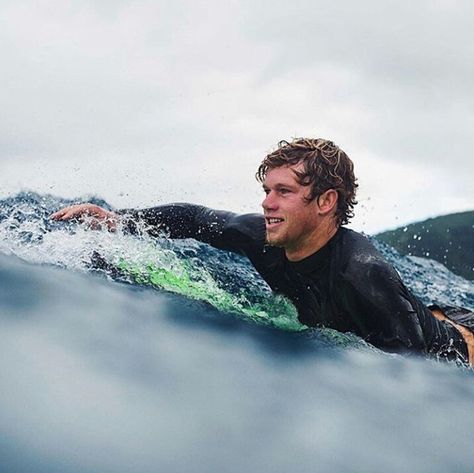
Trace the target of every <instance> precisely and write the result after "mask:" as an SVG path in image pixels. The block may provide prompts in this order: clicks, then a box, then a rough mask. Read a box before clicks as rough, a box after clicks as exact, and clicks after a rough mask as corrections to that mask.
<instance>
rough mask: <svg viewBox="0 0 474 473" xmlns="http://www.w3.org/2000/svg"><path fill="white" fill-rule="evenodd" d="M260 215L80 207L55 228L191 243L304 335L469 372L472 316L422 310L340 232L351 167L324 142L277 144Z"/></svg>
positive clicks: (352, 237)
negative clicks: (239, 257)
mask: <svg viewBox="0 0 474 473" xmlns="http://www.w3.org/2000/svg"><path fill="white" fill-rule="evenodd" d="M256 177H257V180H258V181H259V182H261V183H262V185H263V190H264V192H265V194H266V195H265V199H264V200H263V202H262V207H263V215H261V214H247V215H238V214H234V213H232V212H227V211H221V210H213V209H209V208H206V207H202V206H199V205H194V204H170V205H162V206H158V207H153V208H148V209H140V210H137V209H132V210H120V211H117V212H111V211H108V210H105V209H103V208H101V207H99V206H96V205H93V204H79V205H73V206H70V207H67V208H64V209H62V210H60V211H58V212H56V213H54V214H53V215H52V216H51V218H52V219H54V220H77V221H84V220H87V221H88V222H89V223H90V224H92V226H93V227H95V228H104V227H105V228H106V229H108V230H109V231H115V230H116V229H117V228H118V227H122V228H123V229H124V230H126V231H128V232H130V233H132V234H140V233H141V232H147V233H149V234H150V235H152V236H159V235H162V234H163V232H166V233H167V234H168V235H169V237H170V238H195V239H197V240H200V241H203V242H205V243H208V244H210V245H212V246H214V247H216V248H220V249H225V250H230V251H235V252H239V253H242V254H244V255H246V256H247V257H248V258H249V260H250V261H251V263H252V264H253V265H254V267H255V268H256V270H257V271H258V272H259V273H260V275H261V276H262V278H263V279H264V280H265V281H266V282H267V283H268V285H269V286H270V287H271V288H272V290H274V291H275V292H278V293H281V294H284V295H285V296H287V297H288V298H289V299H290V300H291V301H292V302H293V303H294V305H295V306H296V308H297V310H298V317H299V320H300V321H301V322H302V323H303V324H306V325H308V326H312V327H318V326H324V327H330V328H333V329H335V330H338V331H340V332H353V333H355V334H357V335H359V336H360V337H362V338H364V339H365V340H367V341H368V342H370V343H371V344H373V345H374V346H376V347H379V348H381V349H383V350H387V351H396V352H400V351H410V352H421V353H426V354H432V355H436V356H439V357H442V358H446V359H461V360H463V361H464V362H466V363H470V364H471V366H474V334H473V332H472V331H471V330H472V329H473V328H474V314H472V313H471V312H469V311H466V310H465V309H461V308H456V307H443V306H438V305H436V306H430V307H426V306H425V305H424V304H423V303H422V302H421V301H420V300H419V299H418V298H417V297H415V296H414V295H413V294H412V293H411V292H410V291H409V290H408V289H407V287H406V286H405V285H404V284H403V282H402V280H401V278H400V276H399V275H398V273H397V272H396V271H395V269H394V268H393V267H392V266H391V265H390V264H389V263H388V262H387V261H386V260H385V259H384V258H383V257H382V255H381V254H380V253H379V252H378V251H377V249H376V248H375V247H374V246H373V245H372V243H371V242H370V241H369V239H368V238H367V237H365V236H364V235H362V234H360V233H357V232H355V231H353V230H350V229H347V228H345V227H344V225H346V224H347V223H348V222H349V220H350V218H351V217H352V216H353V209H354V206H355V205H356V203H357V202H356V199H355V195H356V190H357V187H358V184H357V180H356V178H355V176H354V168H353V163H352V161H351V160H350V159H349V157H348V156H347V154H346V153H345V152H344V151H342V150H341V149H340V148H339V147H338V146H336V145H335V144H334V143H333V142H331V141H329V140H324V139H306V138H300V139H295V140H293V141H292V142H287V141H281V142H280V143H279V144H278V148H277V149H276V150H275V151H273V152H272V153H270V154H268V155H267V156H266V157H265V159H264V160H263V162H262V163H261V165H260V166H259V168H258V170H257V173H256Z"/></svg>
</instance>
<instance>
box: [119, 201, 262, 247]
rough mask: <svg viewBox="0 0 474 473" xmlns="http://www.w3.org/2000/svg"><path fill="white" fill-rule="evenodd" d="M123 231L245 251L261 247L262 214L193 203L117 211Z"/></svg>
mask: <svg viewBox="0 0 474 473" xmlns="http://www.w3.org/2000/svg"><path fill="white" fill-rule="evenodd" d="M118 213H119V214H120V215H122V222H123V225H124V228H125V230H126V231H128V232H130V233H132V234H135V235H136V234H140V233H143V232H146V233H148V234H149V235H151V236H154V237H158V236H168V237H169V238H194V239H196V240H198V241H202V242H204V243H208V244H210V245H212V246H214V247H216V248H219V249H225V250H229V251H234V252H238V253H244V254H246V253H248V252H250V251H252V250H253V249H254V248H255V247H263V244H264V241H265V221H264V218H263V216H262V215H259V214H246V215H238V214H235V213H233V212H227V211H224V210H213V209H210V208H207V207H203V206H200V205H194V204H181V203H177V204H169V205H163V206H158V207H152V208H149V209H143V210H119V211H118Z"/></svg>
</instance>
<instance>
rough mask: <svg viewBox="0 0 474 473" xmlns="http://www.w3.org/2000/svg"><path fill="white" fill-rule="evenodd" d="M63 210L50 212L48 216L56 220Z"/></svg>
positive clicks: (62, 213)
mask: <svg viewBox="0 0 474 473" xmlns="http://www.w3.org/2000/svg"><path fill="white" fill-rule="evenodd" d="M65 210H66V209H61V210H58V211H57V212H54V213H53V214H51V215H50V216H49V218H51V219H53V220H58V219H59V218H60V217H62V216H63V215H64V213H65Z"/></svg>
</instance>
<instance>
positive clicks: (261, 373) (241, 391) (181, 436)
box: [0, 194, 474, 473]
mask: <svg viewBox="0 0 474 473" xmlns="http://www.w3.org/2000/svg"><path fill="white" fill-rule="evenodd" d="M66 203H68V202H67V201H65V200H60V199H56V198H53V197H49V196H40V195H35V194H20V195H18V196H16V197H14V198H10V199H4V200H3V201H0V355H1V356H0V383H1V385H0V386H1V389H0V471H2V472H3V471H5V472H12V473H16V472H28V473H30V472H48V473H55V472H58V473H59V472H61V473H69V472H71V473H72V472H114V473H120V472H130V471H132V472H155V471H160V472H161V471H163V472H214V471H216V472H217V471H219V472H250V471H252V472H253V471H264V472H282V473H289V472H295V473H298V472H317V471H321V472H327V471H329V472H382V471H383V472H401V471H413V472H430V473H433V472H446V471H453V472H454V471H456V472H471V471H473V469H474V466H473V465H474V449H473V448H472V441H471V433H472V426H473V425H474V414H473V412H474V376H473V373H472V371H471V370H468V369H466V368H462V367H458V366H457V365H455V364H445V363H440V362H437V361H436V360H427V359H424V358H421V357H404V356H398V355H389V354H385V353H382V352H381V351H379V350H376V349H375V348H373V347H371V346H369V345H367V344H365V343H364V342H363V341H361V340H360V339H358V338H357V337H355V336H353V335H350V334H347V335H345V334H338V333H337V332H334V331H331V330H321V331H318V330H311V331H310V330H305V329H304V327H301V326H299V324H298V323H297V322H296V320H295V313H294V310H293V309H292V308H291V306H289V305H288V303H287V302H285V301H284V300H282V299H278V298H277V299H275V298H274V297H273V296H272V295H271V293H270V292H269V291H268V288H266V286H265V284H263V283H262V282H261V280H260V279H259V278H258V276H257V275H256V274H255V272H254V271H253V269H252V268H251V267H250V266H249V265H248V264H247V262H246V261H245V260H244V259H243V258H240V257H236V256H233V255H230V254H228V253H225V252H217V251H215V250H213V249H210V248H208V247H206V246H205V245H201V244H198V243H196V242H194V241H190V240H187V241H182V242H171V241H168V240H166V239H164V238H163V239H160V240H158V241H154V240H147V239H136V238H132V237H130V236H128V235H122V234H121V233H120V232H119V233H117V234H109V233H107V232H97V231H87V230H86V229H85V228H84V227H78V226H75V225H72V224H58V223H52V222H49V221H48V220H47V215H49V214H50V213H51V212H52V211H53V210H56V209H57V208H58V207H60V206H62V205H64V204H66ZM377 245H378V246H379V247H380V249H381V250H382V251H383V252H384V254H385V256H386V257H387V258H388V259H389V260H390V261H391V262H392V263H393V264H395V266H396V267H397V269H398V271H399V272H400V273H401V274H402V276H403V278H404V280H405V281H406V282H407V284H408V285H409V286H410V287H411V288H412V290H414V291H415V292H416V293H417V294H418V295H419V296H420V297H422V298H423V300H424V301H425V302H427V303H428V302H432V301H434V300H436V301H438V302H444V303H449V302H451V303H454V304H457V305H463V306H465V307H470V308H473V307H474V288H473V284H472V283H470V282H468V281H465V280H464V279H462V278H460V277H458V276H455V275H453V274H452V273H450V272H449V271H448V270H446V269H445V268H444V267H442V266H441V265H439V264H438V263H435V262H433V261H430V260H426V259H421V258H416V259H415V258H405V257H401V256H399V255H398V254H397V253H396V252H395V251H394V250H392V249H391V248H388V247H386V246H383V245H381V244H378V243H377ZM94 252H95V253H97V252H98V253H100V254H101V255H103V256H104V258H106V259H107V260H108V261H114V262H118V263H120V262H123V261H126V263H127V264H128V265H130V264H133V265H135V269H136V271H135V272H134V273H133V274H131V275H130V274H129V275H128V276H127V275H125V277H122V278H121V280H122V281H123V282H116V281H112V280H111V279H110V276H107V275H106V274H104V273H102V272H100V271H97V270H96V269H93V268H91V259H92V257H93V254H94ZM156 268H162V270H165V272H164V273H159V274H165V277H164V279H163V278H161V279H160V281H164V282H163V287H164V289H166V290H163V289H160V288H159V287H157V284H156V283H153V281H151V279H147V277H146V276H147V274H148V273H147V272H150V271H151V272H153V271H156ZM137 271H138V273H137ZM137 274H139V275H141V276H140V277H137ZM174 276H176V280H175V279H174ZM137 281H138V282H137ZM155 282H156V281H155ZM152 285H154V287H152Z"/></svg>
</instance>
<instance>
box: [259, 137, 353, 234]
mask: <svg viewBox="0 0 474 473" xmlns="http://www.w3.org/2000/svg"><path fill="white" fill-rule="evenodd" d="M299 163H302V164H303V169H302V170H301V171H294V172H295V174H296V177H297V180H298V182H299V183H300V184H301V185H303V186H311V191H310V194H309V196H308V197H307V201H308V202H311V201H312V200H314V199H317V198H318V197H319V196H320V195H321V194H323V193H324V192H326V191H327V190H329V189H334V190H335V191H336V192H337V194H338V199H337V209H336V214H335V218H336V224H337V225H345V224H347V223H348V222H349V220H350V219H351V218H352V217H353V216H354V206H355V205H356V204H357V201H356V200H355V195H356V190H357V187H359V186H358V184H357V179H356V178H355V176H354V164H353V162H352V161H351V160H350V158H349V156H347V154H346V153H345V152H344V151H342V149H341V148H339V147H338V146H336V145H335V144H334V143H333V142H332V141H329V140H324V139H321V138H316V139H311V138H295V139H294V140H293V141H292V142H291V143H290V142H288V141H284V140H283V141H280V142H279V143H278V148H277V149H276V150H275V151H273V152H271V153H270V154H268V155H267V156H266V157H265V159H264V160H263V161H262V164H260V166H259V168H258V170H257V173H256V174H255V177H256V178H257V180H258V181H259V182H261V183H263V182H264V180H265V177H266V175H267V173H268V171H269V170H271V169H275V168H278V167H281V166H294V165H296V164H299Z"/></svg>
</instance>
